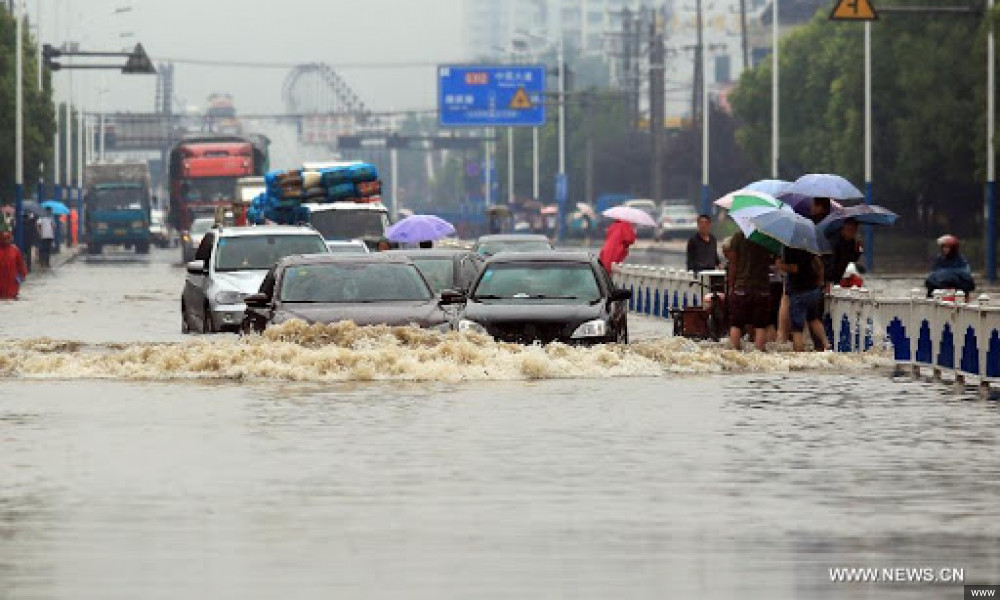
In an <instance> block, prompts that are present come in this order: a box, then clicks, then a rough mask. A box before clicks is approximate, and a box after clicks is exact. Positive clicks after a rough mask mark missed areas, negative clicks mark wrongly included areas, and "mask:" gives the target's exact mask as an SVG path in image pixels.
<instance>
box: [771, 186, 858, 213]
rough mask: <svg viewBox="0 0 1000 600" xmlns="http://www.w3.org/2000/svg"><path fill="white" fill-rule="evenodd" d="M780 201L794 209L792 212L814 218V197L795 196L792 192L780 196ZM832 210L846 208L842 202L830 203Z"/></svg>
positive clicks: (832, 201)
mask: <svg viewBox="0 0 1000 600" xmlns="http://www.w3.org/2000/svg"><path fill="white" fill-rule="evenodd" d="M778 200H781V201H782V202H784V203H785V204H787V205H788V206H791V207H792V210H794V211H795V212H797V213H799V214H800V215H802V216H803V217H805V218H807V219H808V218H810V217H811V216H812V201H813V198H812V196H803V195H802V194H794V193H791V192H785V193H784V194H779V195H778ZM830 208H831V210H835V209H838V208H844V205H842V204H841V203H840V202H837V201H836V200H831V201H830Z"/></svg>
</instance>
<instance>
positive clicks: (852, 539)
mask: <svg viewBox="0 0 1000 600" xmlns="http://www.w3.org/2000/svg"><path fill="white" fill-rule="evenodd" d="M176 254H179V252H178V253H176ZM175 258H176V257H175V253H174V252H173V251H171V252H169V253H168V252H163V251H160V252H156V251H154V254H153V255H152V256H151V257H150V258H149V259H147V260H143V261H133V260H131V259H130V258H128V257H121V258H119V257H112V258H109V259H102V260H100V261H86V260H84V259H82V258H81V259H79V260H77V261H76V262H74V263H72V264H70V265H67V266H66V267H63V268H62V269H59V270H57V271H55V272H53V273H51V274H47V275H44V276H40V277H39V278H38V279H37V280H35V281H33V282H32V283H31V285H29V286H28V287H26V288H25V290H24V293H23V300H21V301H20V302H17V303H7V304H3V305H0V339H2V347H0V352H2V355H3V356H4V357H6V359H7V363H6V366H4V365H0V373H3V376H2V378H0V435H2V437H3V445H2V448H3V452H2V454H0V473H3V476H2V477H0V598H4V599H7V598H18V599H20V598H33V599H34V598H74V599H75V598H101V599H104V598H130V599H131V598H206V599H207V598H213V599H214V598H250V599H257V598H260V599H265V598H274V597H277V596H284V597H289V598H306V599H311V598H330V597H342V598H359V597H363V598H421V599H422V598H427V599H431V598H434V599H437V598H594V599H605V598H713V599H714V598H719V599H722V598H754V599H757V598H759V599H788V600H798V599H814V598H818V599H834V598H836V599H839V598H846V599H859V600H860V599H869V598H906V599H910V598H914V599H916V598H920V599H923V598H928V599H931V598H934V599H937V598H943V599H946V600H947V599H948V598H955V599H956V600H957V599H958V598H961V597H962V593H961V587H960V586H956V585H954V584H924V583H921V584H915V583H895V584H861V583H840V584H833V583H831V582H830V575H829V570H830V569H831V568H852V567H860V568H866V567H867V568H924V567H932V568H934V569H939V568H960V569H964V573H965V581H966V583H1000V505H998V503H997V498H998V497H1000V479H998V478H997V476H996V474H997V473H998V472H1000V453H998V452H997V447H998V442H1000V427H998V425H1000V410H998V404H997V403H996V402H983V401H979V400H975V399H974V397H973V396H971V395H970V396H963V395H957V394H953V393H951V392H950V390H948V389H946V388H944V387H942V386H938V385H932V384H927V383H923V382H916V381H913V380H910V379H905V378H893V376H892V374H891V369H888V368H886V367H885V363H884V361H880V360H879V359H877V358H876V357H869V358H864V359H856V358H851V357H837V358H828V357H817V356H811V357H809V358H798V357H794V356H788V355H779V356H773V357H766V358H765V357H760V356H755V355H753V354H742V353H728V354H727V353H726V351H723V350H720V349H718V348H713V347H699V346H697V345H689V344H686V343H683V342H681V341H676V340H674V341H672V340H664V339H662V338H661V337H659V336H660V335H662V329H660V327H661V324H659V323H657V322H645V321H636V322H637V323H642V325H641V326H640V329H641V330H642V334H641V335H640V336H638V337H641V338H642V339H640V340H639V343H637V344H633V345H631V346H630V347H628V348H608V349H594V350H585V351H577V350H576V349H568V350H562V349H520V348H508V347H505V346H502V345H491V344H490V343H487V342H484V341H482V340H477V339H472V340H467V339H466V340H463V339H458V338H455V339H440V338H433V339H430V338H424V337H420V336H414V335H412V334H404V333H401V332H398V331H381V332H376V333H370V332H360V331H357V330H352V329H350V328H346V329H338V330H311V331H302V330H294V331H286V332H285V333H284V334H283V336H278V337H275V338H271V339H259V340H253V341H250V342H246V341H241V340H239V339H237V338H236V336H228V335H227V336H191V337H185V336H182V335H181V334H180V333H179V331H180V329H179V317H178V295H179V291H180V285H181V282H182V279H183V270H182V269H181V268H180V267H179V266H177V265H174V264H172V263H173V262H174V259H175ZM633 331H635V329H633ZM41 337H49V338H53V339H56V340H68V341H70V343H65V342H52V341H46V340H39V338H41ZM234 355H238V356H239V358H231V357H233V356H234ZM359 355H360V356H362V357H364V358H363V360H360V362H354V363H351V362H350V361H348V362H346V363H345V362H343V361H344V360H346V358H345V357H347V356H359ZM206 357H207V358H206ZM227 357H230V358H227ZM266 361H271V362H270V363H268V367H267V368H266V369H264V368H263V367H261V365H264V364H265V363H266ZM338 361H341V362H338ZM389 365H392V368H389ZM449 365H450V366H449ZM421 374H422V375H423V376H422V377H420V376H419V375H421ZM612 375H613V376H614V377H610V376H612ZM101 377H103V378H104V379H101ZM379 379H392V380H393V381H379ZM414 379H416V380H414ZM370 380H373V381H370Z"/></svg>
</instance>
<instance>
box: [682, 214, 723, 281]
mask: <svg viewBox="0 0 1000 600" xmlns="http://www.w3.org/2000/svg"><path fill="white" fill-rule="evenodd" d="M711 227H712V217H710V216H708V215H700V216H699V217H698V232H697V233H695V234H694V235H693V236H691V239H689V240H688V244H687V270H688V271H694V272H695V273H700V272H701V271H709V270H712V269H718V268H719V265H720V264H721V263H720V261H719V242H718V241H717V240H716V239H715V236H714V235H712V233H711V231H709V229H710V228H711Z"/></svg>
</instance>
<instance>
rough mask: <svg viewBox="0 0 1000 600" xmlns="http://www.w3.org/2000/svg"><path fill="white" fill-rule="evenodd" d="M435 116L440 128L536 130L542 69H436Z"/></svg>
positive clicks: (541, 113) (541, 117) (541, 111)
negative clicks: (436, 103) (529, 128)
mask: <svg viewBox="0 0 1000 600" xmlns="http://www.w3.org/2000/svg"><path fill="white" fill-rule="evenodd" d="M438 114H439V119H438V121H439V123H440V124H441V126H442V127H540V126H542V125H544V124H545V66H544V65H443V66H440V67H438Z"/></svg>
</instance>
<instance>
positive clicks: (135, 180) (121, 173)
mask: <svg viewBox="0 0 1000 600" xmlns="http://www.w3.org/2000/svg"><path fill="white" fill-rule="evenodd" d="M86 176H87V179H88V185H87V192H86V198H85V218H84V223H85V224H86V234H87V237H86V240H87V252H88V253H90V254H100V253H101V251H102V250H103V248H104V246H108V245H113V246H125V247H126V248H135V251H136V252H137V253H138V254H147V253H148V252H149V246H150V242H151V233H150V220H151V214H150V210H151V206H150V203H151V197H150V188H149V170H148V167H147V166H146V165H145V164H142V163H137V164H95V165H88V166H87V172H86Z"/></svg>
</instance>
